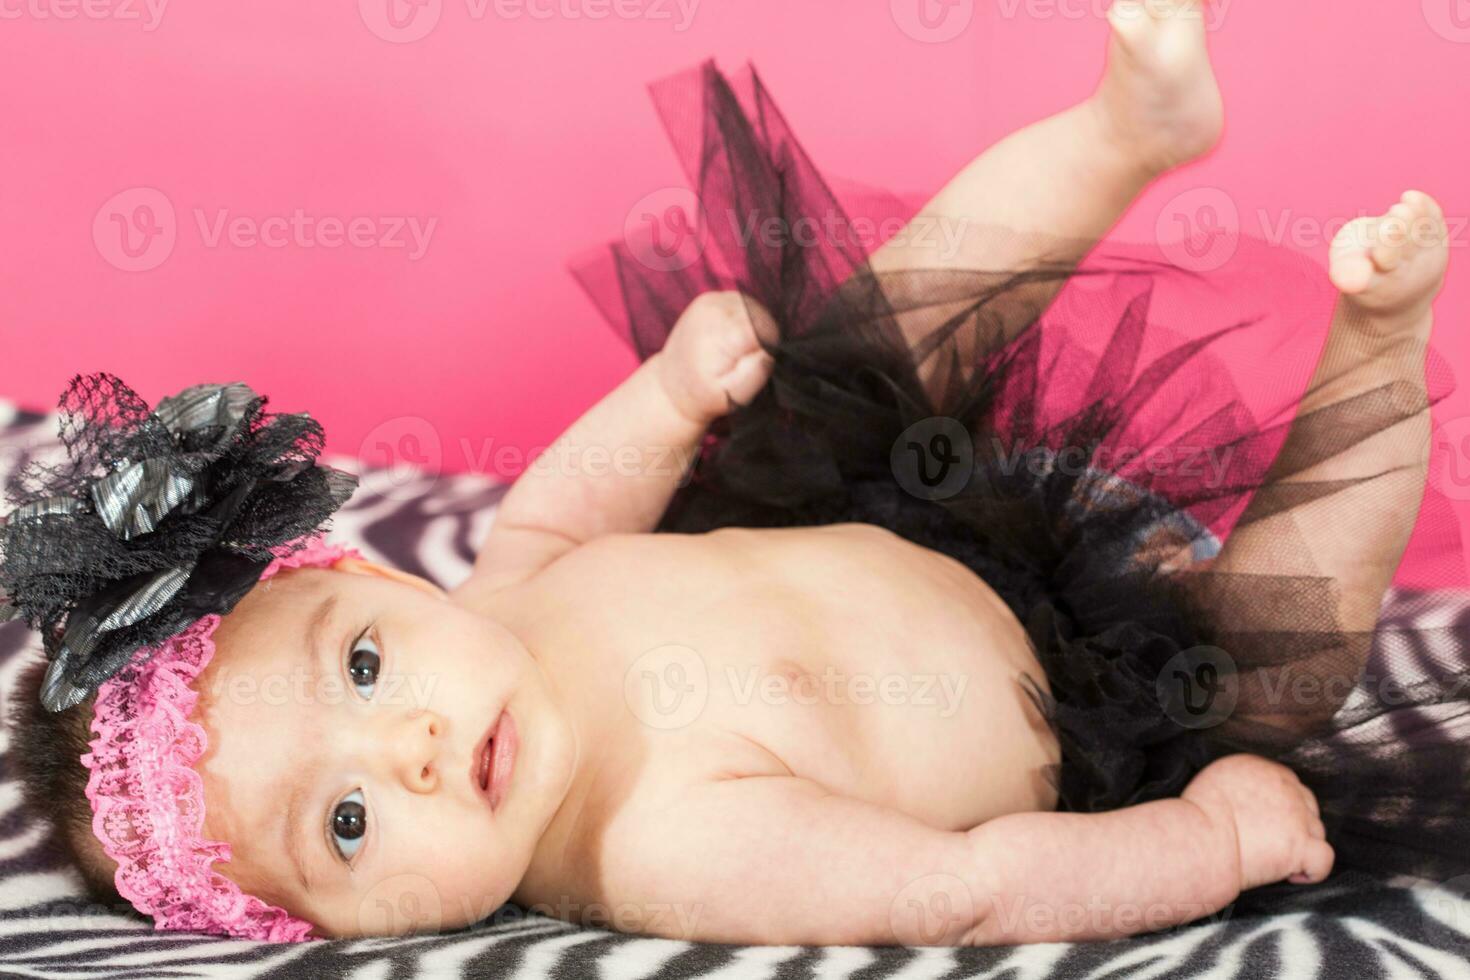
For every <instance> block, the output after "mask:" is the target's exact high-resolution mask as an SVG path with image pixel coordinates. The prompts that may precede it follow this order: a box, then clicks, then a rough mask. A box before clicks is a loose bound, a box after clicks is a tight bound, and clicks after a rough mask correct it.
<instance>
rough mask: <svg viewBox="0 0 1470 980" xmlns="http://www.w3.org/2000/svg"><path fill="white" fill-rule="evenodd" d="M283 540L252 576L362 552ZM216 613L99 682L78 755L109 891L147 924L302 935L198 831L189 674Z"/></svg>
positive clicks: (293, 938)
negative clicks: (229, 869) (219, 864)
mask: <svg viewBox="0 0 1470 980" xmlns="http://www.w3.org/2000/svg"><path fill="white" fill-rule="evenodd" d="M290 547H291V545H287V546H283V547H282V548H280V549H278V550H277V551H276V555H277V557H276V559H275V560H274V561H272V562H271V563H270V565H268V566H267V567H266V569H265V571H264V572H263V573H262V574H261V576H260V581H265V580H266V579H268V578H270V577H271V576H272V575H274V574H276V573H277V572H279V571H281V570H282V569H286V568H299V567H326V566H330V565H333V564H335V563H336V562H337V561H339V560H340V559H342V558H344V557H361V556H360V555H359V554H358V553H357V552H356V551H354V550H353V549H351V548H345V547H339V546H336V545H332V544H328V543H327V542H326V541H325V540H324V539H322V538H316V537H313V538H310V539H308V540H306V541H305V542H304V545H303V546H302V547H300V548H299V549H298V550H295V551H289V548H290ZM219 622H220V617H219V616H217V615H211V616H205V617H204V618H202V619H200V620H198V621H197V622H195V623H194V624H193V625H192V626H190V627H188V628H187V629H185V630H184V631H183V632H181V633H179V634H177V635H175V636H173V637H172V638H170V639H168V640H166V641H165V642H164V643H163V644H162V645H160V646H157V647H154V648H153V649H152V651H150V653H151V655H140V656H138V657H137V658H135V659H134V660H133V661H132V662H130V663H129V664H128V665H127V666H125V667H123V668H122V669H121V670H120V671H118V673H117V674H116V675H114V676H113V677H112V678H110V679H109V680H107V681H105V682H103V684H102V686H101V687H100V688H98V691H97V700H96V703H95V706H94V709H93V715H92V733H93V735H94V736H95V737H94V738H93V739H92V742H91V749H92V751H91V752H89V753H88V754H86V755H84V756H82V765H84V766H86V767H87V768H88V769H90V770H92V774H91V776H90V778H89V779H88V780H87V799H88V801H90V803H91V805H92V832H93V833H95V834H96V835H97V839H98V840H99V841H101V842H102V849H103V850H104V851H106V852H107V856H108V857H110V858H112V859H113V860H114V861H116V862H117V873H116V875H115V876H114V880H115V882H116V885H117V890H118V893H119V894H121V895H122V896H123V897H124V898H126V899H127V900H128V901H129V902H131V903H132V904H133V907H134V908H136V909H137V910H138V911H139V912H142V913H143V914H144V915H149V916H152V917H153V919H154V922H155V928H157V929H173V930H190V931H197V932H209V933H215V934H224V935H229V936H234V937H237V938H240V939H263V940H268V941H270V942H301V941H304V940H307V939H310V938H311V931H312V928H313V926H312V924H311V923H310V922H306V921H305V920H303V919H298V918H296V917H294V916H292V915H291V914H290V913H288V912H286V911H285V910H284V909H280V908H277V907H276V906H273V905H269V904H267V903H265V902H264V901H262V900H260V899H258V898H256V897H254V896H252V895H246V894H245V893H244V892H242V891H241V890H240V888H239V886H238V885H236V884H235V883H234V882H233V881H231V880H230V879H228V878H226V877H225V876H224V875H222V874H220V873H219V872H218V871H214V870H212V869H211V867H210V865H212V864H213V863H214V862H215V861H229V860H230V853H231V851H230V845H229V844H227V843H225V842H223V841H213V840H207V839H205V838H204V837H203V836H202V830H203V827H204V789H203V782H202V780H201V779H200V778H199V774H198V773H197V772H195V771H194V769H193V765H194V763H195V762H197V761H198V760H199V758H200V756H202V755H203V754H204V750H205V748H206V747H207V746H208V744H209V743H208V739H207V737H206V736H205V733H204V729H203V728H202V727H201V726H200V725H199V724H197V723H196V722H193V721H190V720H189V715H190V713H191V712H192V711H193V710H194V705H195V703H196V702H197V701H198V699H199V695H198V693H197V692H196V691H194V690H193V689H192V688H191V687H190V684H191V683H192V682H193V681H194V680H195V678H197V677H198V676H199V674H200V672H201V671H203V670H204V668H205V666H207V665H208V664H209V661H210V660H211V658H213V656H214V640H213V635H214V631H215V628H216V627H217V626H218V625H219Z"/></svg>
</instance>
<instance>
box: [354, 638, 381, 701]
mask: <svg viewBox="0 0 1470 980" xmlns="http://www.w3.org/2000/svg"><path fill="white" fill-rule="evenodd" d="M381 662H382V658H381V657H380V656H379V655H378V645H377V644H376V643H374V642H373V641H372V639H371V638H370V637H367V636H364V637H363V638H362V639H360V640H358V641H357V644H356V645H355V646H353V648H352V653H351V654H349V655H348V657H347V674H348V676H349V677H351V678H352V686H353V687H355V688H357V693H359V694H361V695H362V696H363V697H364V698H366V699H367V700H369V701H371V700H372V697H373V688H374V687H375V686H376V685H377V683H378V667H379V665H380V664H381ZM364 686H366V687H367V690H366V691H364V690H363V687H364Z"/></svg>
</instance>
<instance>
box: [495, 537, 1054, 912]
mask: <svg viewBox="0 0 1470 980" xmlns="http://www.w3.org/2000/svg"><path fill="white" fill-rule="evenodd" d="M471 594H472V593H471ZM483 606H484V610H485V611H486V612H488V613H489V614H490V615H492V616H494V617H495V618H497V619H499V620H501V621H502V622H504V623H505V624H506V625H507V626H509V627H510V628H511V629H513V630H515V631H516V632H517V633H518V635H520V637H521V639H522V640H523V641H524V642H525V643H526V644H527V646H528V647H530V649H532V650H533V651H534V652H535V653H536V655H537V657H538V659H540V660H541V662H542V663H543V664H544V666H545V668H546V670H547V671H548V673H549V675H550V676H551V680H552V683H553V686H554V687H556V688H557V689H558V690H560V691H562V692H565V696H566V697H567V698H568V700H569V701H571V702H572V703H570V704H569V705H568V706H567V707H568V710H569V711H570V712H571V714H572V715H573V717H574V718H576V719H577V727H578V729H579V730H580V732H581V733H582V736H583V745H582V752H583V753H584V757H583V759H582V760H581V761H580V762H579V765H578V776H577V777H576V783H575V784H574V785H573V788H572V791H571V793H570V794H569V796H568V804H569V805H564V806H563V807H562V809H561V811H560V812H559V813H558V815H557V817H556V818H555V820H554V821H553V825H552V827H550V828H549V829H548V833H547V835H546V838H545V845H544V846H543V847H542V848H540V849H538V862H537V863H536V864H533V867H532V871H531V874H530V875H529V876H528V878H527V882H528V887H529V889H530V891H532V892H534V891H537V890H539V889H538V888H537V887H536V885H537V883H538V882H542V883H544V888H546V889H547V890H549V891H551V892H554V893H555V894H556V895H561V896H564V895H566V894H568V890H569V888H570V889H571V890H572V891H573V892H574V893H575V892H579V891H581V890H582V889H581V888H579V887H577V886H576V884H575V883H573V882H569V881H568V877H569V876H573V875H574V872H573V869H572V868H571V867H561V865H562V864H563V863H564V862H565V861H566V855H569V854H574V855H577V858H576V860H575V861H573V862H571V863H572V864H574V865H575V867H576V868H577V869H580V870H579V871H577V872H575V874H581V873H585V869H586V868H587V867H589V865H590V866H595V865H596V864H597V860H596V855H595V854H593V853H588V849H589V848H591V849H592V850H594V851H595V849H596V846H597V845H596V841H598V840H601V839H602V837H603V834H602V830H603V829H604V825H606V824H608V823H610V822H612V821H615V820H618V819H622V818H626V819H637V817H636V814H637V813H638V812H640V811H642V810H643V809H644V808H646V807H658V806H659V805H660V801H664V800H673V799H677V798H678V797H679V796H680V795H681V794H682V793H684V792H686V791H687V790H688V789H689V788H690V787H691V786H692V785H693V784H696V783H700V782H707V781H710V780H718V779H730V778H739V777H758V776H798V777H801V778H804V779H807V780H810V781H812V782H814V783H817V784H819V785H821V786H822V787H824V788H826V789H828V790H830V791H831V792H833V793H836V794H841V795H843V796H847V797H852V798H854V799H859V800H864V801H866V802H869V803H873V804H876V805H879V806H884V807H888V808H892V809H896V810H900V811H903V812H906V813H908V814H909V815H910V816H912V817H915V818H917V819H919V820H921V821H923V822H924V823H926V824H929V825H931V826H934V827H937V828H941V829H952V830H963V829H968V828H970V827H974V826H977V825H979V824H981V823H983V822H984V821H986V820H988V819H990V818H992V817H995V816H999V815H1001V814H1005V813H1012V812H1020V811H1034V810H1048V809H1052V808H1053V807H1054V805H1055V794H1054V792H1053V791H1052V789H1051V788H1050V786H1049V785H1048V784H1047V783H1046V781H1045V779H1044V777H1043V774H1042V769H1043V767H1044V766H1046V765H1047V764H1049V763H1054V762H1056V761H1057V760H1058V759H1059V750H1058V747H1057V744H1056V741H1055V739H1054V737H1053V736H1052V735H1051V733H1050V731H1049V730H1048V729H1047V727H1046V725H1045V722H1044V721H1043V720H1042V719H1041V717H1040V716H1039V713H1038V712H1037V711H1036V709H1035V707H1034V706H1033V705H1032V704H1031V703H1030V701H1029V699H1028V698H1027V696H1026V694H1025V692H1024V690H1023V687H1022V684H1021V683H1020V675H1021V674H1022V673H1023V672H1024V673H1027V674H1030V675H1031V676H1032V677H1033V678H1034V679H1035V680H1036V682H1037V683H1038V684H1039V685H1040V686H1041V687H1042V688H1043V689H1046V686H1047V685H1046V680H1045V677H1044V675H1043V674H1042V671H1041V669H1040V666H1039V665H1038V664H1037V663H1036V661H1035V659H1034V657H1033V656H1032V654H1031V652H1030V649H1029V647H1028V645H1027V642H1026V639H1025V635H1024V632H1023V631H1022V629H1021V626H1020V624H1019V623H1018V622H1017V621H1016V620H1015V618H1014V616H1012V615H1011V613H1010V611H1009V610H1008V609H1007V608H1006V607H1005V605H1004V604H1003V603H1002V602H1001V601H1000V599H999V598H998V597H996V596H995V594H994V593H993V592H992V591H991V590H990V589H989V588H988V587H986V586H985V584H984V583H983V582H982V581H981V580H980V579H979V578H978V577H977V576H976V575H975V574H974V573H973V572H971V571H970V570H969V569H968V568H966V567H965V566H963V565H961V564H960V563H959V562H956V561H954V560H952V559H950V558H948V557H946V556H943V555H939V554H937V553H935V552H932V551H929V550H927V549H924V548H921V547H918V546H916V545H914V544H912V543H910V542H908V541H905V540H903V539H902V538H900V537H898V536H896V535H894V534H891V533H890V532H888V531H886V530H883V529H881V528H877V527H873V526H870V525H864V524H842V525H832V526H827V527H818V528H788V529H779V530H755V529H734V528H731V529H724V530H720V531H716V532H713V533H710V534H701V535H671V534H655V535H650V534H644V535H612V536H608V537H603V538H599V539H597V540H595V541H593V542H592V543H590V544H587V545H584V546H582V547H580V548H578V549H576V550H575V551H573V552H571V553H569V554H567V555H565V556H563V557H562V558H560V559H559V560H557V561H556V562H554V563H553V564H552V565H550V566H548V567H547V568H546V569H545V570H544V571H542V572H541V573H539V574H538V575H537V576H536V577H535V578H533V579H531V580H530V581H528V582H526V583H524V584H522V585H518V586H515V587H513V588H510V589H505V590H501V591H498V592H496V593H493V594H492V595H490V596H489V597H486V598H485V599H484V600H483ZM589 733H594V735H593V737H588V735H589ZM552 855H555V856H556V857H555V858H552V857H551V856H552ZM543 857H545V860H544V861H543V860H541V858H543ZM589 859H590V860H589ZM548 863H550V864H552V865H556V866H554V867H547V866H544V865H546V864H548ZM523 897H524V898H525V899H527V900H530V901H532V902H534V901H536V900H537V899H536V897H535V895H534V894H532V895H526V896H523Z"/></svg>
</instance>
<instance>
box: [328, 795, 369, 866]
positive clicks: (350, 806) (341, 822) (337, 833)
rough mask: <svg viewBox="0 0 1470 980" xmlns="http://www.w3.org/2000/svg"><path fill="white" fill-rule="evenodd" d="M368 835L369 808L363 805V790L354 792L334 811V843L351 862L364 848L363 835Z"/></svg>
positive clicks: (338, 851)
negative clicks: (360, 849)
mask: <svg viewBox="0 0 1470 980" xmlns="http://www.w3.org/2000/svg"><path fill="white" fill-rule="evenodd" d="M365 833H367V806H365V805H364V804H363V800H362V790H360V789H359V790H353V791H352V792H351V793H348V794H347V795H346V796H344V797H343V798H342V802H341V803H338V804H337V805H336V807H334V808H333V809H332V843H333V844H335V845H336V847H337V853H338V854H341V855H342V858H343V860H346V861H351V860H352V855H354V854H356V853H357V849H358V848H359V847H361V846H362V835H363V834H365Z"/></svg>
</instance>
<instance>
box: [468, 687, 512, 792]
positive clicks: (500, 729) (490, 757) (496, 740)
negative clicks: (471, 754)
mask: <svg viewBox="0 0 1470 980" xmlns="http://www.w3.org/2000/svg"><path fill="white" fill-rule="evenodd" d="M518 741H519V739H518V738H517V736H516V726H515V721H514V719H512V718H511V716H510V712H508V711H502V712H501V713H500V716H499V717H498V718H496V719H495V724H494V726H493V727H491V729H490V731H489V732H487V733H486V734H485V738H484V739H483V740H482V741H481V743H480V751H479V752H478V753H476V756H475V771H474V779H475V786H476V787H477V788H478V789H479V791H480V794H481V795H482V796H484V797H485V799H486V800H487V801H488V802H489V804H490V809H492V810H496V809H499V807H500V804H501V803H502V802H503V801H504V799H505V792H506V789H507V788H508V787H509V785H510V775H511V771H512V770H513V769H514V767H515V757H516V748H517V743H518Z"/></svg>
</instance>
